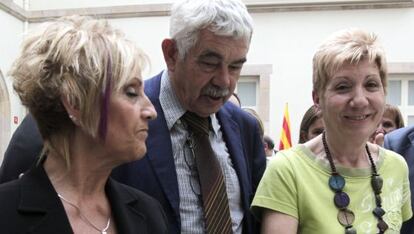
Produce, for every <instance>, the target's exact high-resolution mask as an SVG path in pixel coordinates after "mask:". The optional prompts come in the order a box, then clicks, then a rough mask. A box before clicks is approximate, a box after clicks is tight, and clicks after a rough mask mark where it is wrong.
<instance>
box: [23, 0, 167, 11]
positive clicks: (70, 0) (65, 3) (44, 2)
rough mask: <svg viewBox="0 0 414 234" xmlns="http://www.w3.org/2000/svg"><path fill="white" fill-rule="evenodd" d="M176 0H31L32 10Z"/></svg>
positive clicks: (155, 2) (156, 2)
mask: <svg viewBox="0 0 414 234" xmlns="http://www.w3.org/2000/svg"><path fill="white" fill-rule="evenodd" d="M173 1H175V0H82V1H76V0H58V1H50V0H30V4H29V9H30V10H50V9H65V8H84V7H100V6H123V5H135V4H158V3H171V2H173Z"/></svg>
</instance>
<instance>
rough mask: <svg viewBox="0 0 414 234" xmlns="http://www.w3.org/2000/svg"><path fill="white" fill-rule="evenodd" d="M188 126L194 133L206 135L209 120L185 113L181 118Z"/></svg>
mask: <svg viewBox="0 0 414 234" xmlns="http://www.w3.org/2000/svg"><path fill="white" fill-rule="evenodd" d="M181 119H183V120H184V121H185V122H186V123H187V124H188V126H189V127H190V128H191V129H192V130H193V131H195V132H198V133H201V134H207V135H208V127H209V118H203V117H200V116H198V115H197V114H195V113H192V112H189V111H187V112H186V113H185V114H184V115H183V116H182V117H181Z"/></svg>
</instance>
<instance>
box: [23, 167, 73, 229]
mask: <svg viewBox="0 0 414 234" xmlns="http://www.w3.org/2000/svg"><path fill="white" fill-rule="evenodd" d="M20 193H21V198H20V204H19V206H18V211H19V213H21V214H22V215H23V216H26V217H27V219H29V220H30V222H31V223H32V226H31V227H29V230H27V232H28V233H39V234H40V233H73V231H72V228H71V226H70V223H69V220H68V218H67V216H66V212H65V209H64V208H63V205H62V202H61V201H60V199H59V197H58V196H57V194H56V191H55V189H54V188H53V186H52V184H51V182H50V180H49V178H48V177H47V175H46V172H45V171H44V169H43V166H42V165H39V166H37V167H34V168H33V169H32V170H31V171H30V172H29V173H27V174H26V175H24V176H23V177H22V178H21V183H20Z"/></svg>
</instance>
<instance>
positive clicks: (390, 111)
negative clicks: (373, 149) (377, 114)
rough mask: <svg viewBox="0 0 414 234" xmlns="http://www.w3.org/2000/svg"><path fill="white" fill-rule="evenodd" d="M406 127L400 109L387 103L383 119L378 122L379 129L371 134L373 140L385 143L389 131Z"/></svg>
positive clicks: (376, 142)
mask: <svg viewBox="0 0 414 234" xmlns="http://www.w3.org/2000/svg"><path fill="white" fill-rule="evenodd" d="M403 127H404V119H403V117H402V115H401V112H400V109H398V107H396V106H393V105H391V104H385V109H384V114H383V115H382V120H381V122H380V123H379V124H378V127H377V129H376V130H375V132H374V134H372V136H371V140H370V141H371V142H373V143H375V144H379V145H383V143H384V136H385V135H386V134H388V133H389V132H392V131H394V130H395V129H398V128H403Z"/></svg>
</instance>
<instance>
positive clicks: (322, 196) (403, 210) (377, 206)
mask: <svg viewBox="0 0 414 234" xmlns="http://www.w3.org/2000/svg"><path fill="white" fill-rule="evenodd" d="M386 84H387V63H386V60H385V54H384V51H383V49H382V47H381V46H380V45H379V43H378V40H377V36H376V35H375V34H373V33H367V32H365V31H362V30H358V29H350V30H344V31H340V32H337V33H335V34H334V35H332V36H331V37H330V38H328V40H327V41H325V42H324V43H322V45H321V46H320V47H319V48H318V50H317V52H316V54H315V55H314V58H313V100H314V104H315V105H316V106H317V108H318V109H320V110H321V113H322V118H323V122H324V125H325V131H324V132H323V133H322V134H321V135H319V136H317V137H315V138H313V139H312V140H310V141H308V142H306V143H305V144H299V145H297V146H295V147H293V148H291V149H289V150H285V151H281V152H279V153H278V154H277V155H276V157H275V160H271V161H270V163H269V165H268V167H267V169H266V171H265V174H264V176H263V178H262V180H261V182H260V184H259V187H258V189H257V191H256V194H255V197H254V200H253V204H252V209H253V212H254V213H255V215H256V216H257V217H258V218H260V219H261V221H262V233H272V234H279V233H283V234H294V233H306V234H316V233H318V234H319V233H335V234H336V233H345V234H355V233H399V231H400V228H401V224H402V222H404V221H406V220H408V219H409V218H410V217H411V216H412V211H411V205H410V190H409V182H408V168H407V164H406V163H405V160H404V159H403V158H402V157H401V156H400V155H398V154H396V153H394V152H392V151H389V150H386V149H384V148H382V147H380V146H378V145H376V144H372V143H370V142H369V138H370V136H371V134H372V133H373V132H374V130H375V129H376V127H377V126H378V123H379V122H380V120H381V118H382V114H383V112H384V105H385V93H386Z"/></svg>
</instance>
